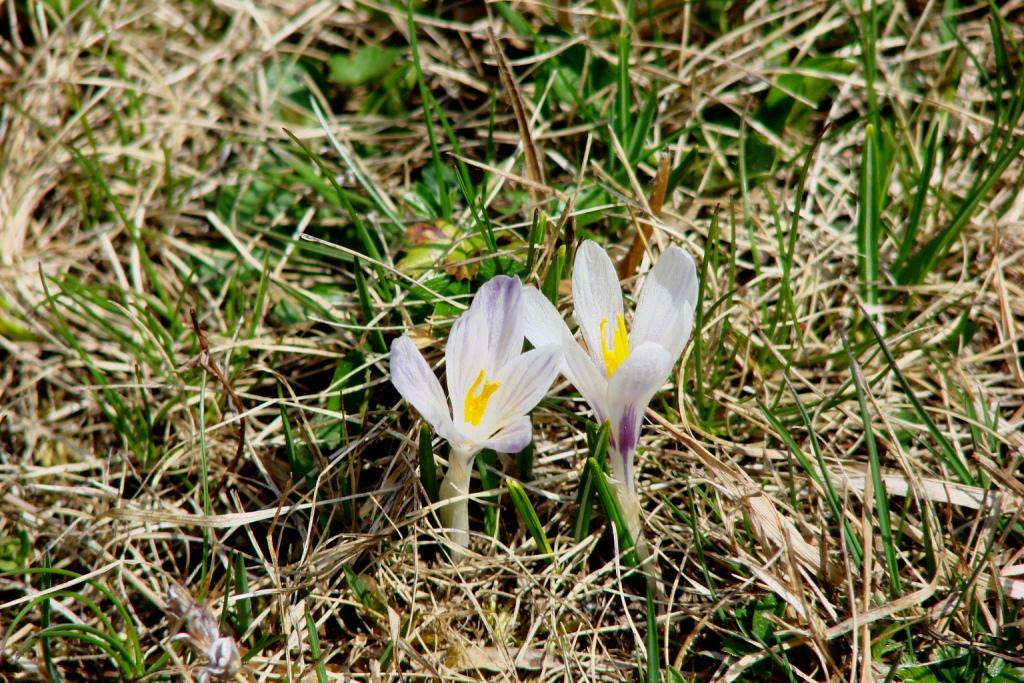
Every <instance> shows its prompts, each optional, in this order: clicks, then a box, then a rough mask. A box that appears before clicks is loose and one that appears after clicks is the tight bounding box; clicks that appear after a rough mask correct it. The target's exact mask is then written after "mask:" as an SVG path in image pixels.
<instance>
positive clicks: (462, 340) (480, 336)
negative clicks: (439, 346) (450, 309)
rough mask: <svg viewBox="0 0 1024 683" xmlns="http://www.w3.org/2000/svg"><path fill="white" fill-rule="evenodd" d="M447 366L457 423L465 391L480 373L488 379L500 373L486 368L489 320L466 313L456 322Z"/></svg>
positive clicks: (449, 339)
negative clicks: (484, 374)
mask: <svg viewBox="0 0 1024 683" xmlns="http://www.w3.org/2000/svg"><path fill="white" fill-rule="evenodd" d="M444 364H445V374H446V379H447V382H448V397H449V398H450V399H451V401H452V415H454V416H455V418H456V420H458V419H459V416H461V415H462V408H463V405H465V401H466V392H467V391H469V388H470V387H471V386H473V382H474V381H476V378H477V376H478V375H479V374H480V371H481V370H484V371H485V372H486V373H487V374H488V376H489V377H490V376H493V373H494V372H496V371H497V368H489V367H488V366H487V321H486V320H484V317H483V316H482V315H479V314H476V313H473V312H471V311H467V312H465V313H463V314H462V315H461V316H459V318H458V319H457V320H456V321H455V324H453V325H452V331H451V333H449V335H448V344H447V345H446V346H445V349H444Z"/></svg>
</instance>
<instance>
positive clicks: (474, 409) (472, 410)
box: [462, 370, 501, 427]
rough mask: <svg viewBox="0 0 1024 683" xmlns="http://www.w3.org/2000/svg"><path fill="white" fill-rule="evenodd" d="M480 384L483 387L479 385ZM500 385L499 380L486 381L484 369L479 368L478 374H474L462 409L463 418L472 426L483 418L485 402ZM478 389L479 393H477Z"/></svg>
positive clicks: (485, 408) (485, 407)
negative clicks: (474, 377) (473, 380)
mask: <svg viewBox="0 0 1024 683" xmlns="http://www.w3.org/2000/svg"><path fill="white" fill-rule="evenodd" d="M481 384H482V385H483V388H481V387H480V385H481ZM500 386H501V382H488V381H487V380H486V379H485V375H484V371H483V370H481V371H480V374H479V375H477V376H476V381H475V382H473V386H471V387H470V388H469V391H468V392H466V405H465V407H463V409H462V417H463V419H464V420H465V421H466V422H468V423H469V424H471V425H473V426H474V427H479V426H480V422H481V420H483V419H484V412H485V411H486V410H487V402H488V401H490V400H491V394H493V393H494V392H495V391H497V390H498V387H500ZM478 389H479V390H480V393H477V390H478ZM473 394H476V395H475V396H474V395H473Z"/></svg>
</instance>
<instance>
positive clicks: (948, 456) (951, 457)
mask: <svg viewBox="0 0 1024 683" xmlns="http://www.w3.org/2000/svg"><path fill="white" fill-rule="evenodd" d="M866 320H867V323H868V327H869V328H870V329H871V332H872V334H874V336H875V340H876V341H877V342H878V348H880V349H881V350H882V354H883V355H884V356H885V360H886V362H887V363H888V364H889V369H890V370H892V372H893V374H895V375H896V379H897V381H898V382H899V384H900V387H901V388H902V389H903V393H904V395H905V396H906V397H907V399H909V400H910V403H911V405H912V406H913V407H914V412H915V413H917V416H918V417H919V418H921V421H922V422H924V424H925V426H926V427H927V429H928V433H929V434H931V435H932V438H934V439H935V441H936V442H937V443H938V444H939V448H940V449H941V451H942V456H943V461H944V462H945V463H946V466H947V467H949V468H950V469H951V470H953V473H954V474H955V475H956V476H957V478H958V479H959V480H960V481H961V482H962V483H964V484H969V485H970V486H977V481H976V479H975V478H974V476H972V475H971V473H970V471H969V470H968V469H967V465H966V464H965V463H964V461H963V460H961V458H960V456H959V455H958V454H957V451H956V449H955V448H953V445H952V444H951V443H950V442H949V439H947V438H946V437H945V436H944V435H943V434H942V432H940V431H939V428H938V427H937V426H936V424H935V421H934V420H932V418H931V415H929V414H928V411H926V410H925V409H924V406H923V405H921V401H920V399H918V398H917V395H915V394H914V391H913V389H911V387H910V384H909V383H908V382H907V378H906V377H904V376H903V373H902V372H901V371H900V368H899V365H897V364H896V359H895V358H894V357H893V355H892V351H890V350H889V346H888V344H886V343H885V339H884V338H883V337H882V334H881V333H880V332H879V331H878V328H877V327H875V324H874V323H873V322H872V321H871V319H870V317H869V318H866Z"/></svg>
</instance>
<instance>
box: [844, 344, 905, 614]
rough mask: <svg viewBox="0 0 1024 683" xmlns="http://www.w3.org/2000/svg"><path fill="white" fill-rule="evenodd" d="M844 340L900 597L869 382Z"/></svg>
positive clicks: (878, 515)
mask: <svg viewBox="0 0 1024 683" xmlns="http://www.w3.org/2000/svg"><path fill="white" fill-rule="evenodd" d="M842 340H843V349H844V350H845V351H846V356H847V358H848V359H849V361H850V371H851V373H852V375H853V386H854V389H856V391H857V405H858V406H859V407H860V419H861V424H862V425H863V427H864V442H865V443H866V444H867V447H868V469H869V470H870V472H871V483H872V488H873V489H874V494H875V517H876V518H877V519H878V532H879V536H881V542H882V550H883V551H884V552H885V561H886V564H887V565H888V566H889V581H890V582H891V584H892V593H891V595H892V597H896V596H897V595H899V593H900V591H901V589H900V568H899V564H898V563H897V561H896V548H895V546H894V545H893V544H894V540H893V537H892V527H891V521H890V513H889V494H888V493H887V492H886V490H885V482H884V481H882V466H881V463H880V462H879V460H878V443H877V442H876V441H875V431H874V428H873V427H872V426H871V412H870V411H869V410H868V404H867V396H866V395H867V389H866V388H865V385H866V382H865V381H864V376H863V374H862V373H861V369H860V364H859V363H858V362H857V358H856V356H854V355H853V351H852V350H851V349H850V344H849V342H848V341H847V339H846V335H845V334H844V335H842Z"/></svg>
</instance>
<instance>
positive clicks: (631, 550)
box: [587, 458, 640, 567]
mask: <svg viewBox="0 0 1024 683" xmlns="http://www.w3.org/2000/svg"><path fill="white" fill-rule="evenodd" d="M587 467H588V468H589V469H590V476H591V477H592V478H593V481H594V487H595V488H596V489H597V497H598V500H600V501H601V507H602V508H603V509H604V513H605V514H606V515H607V516H608V519H610V520H611V521H612V524H614V525H615V531H616V532H617V533H618V536H619V552H620V554H621V555H622V559H623V561H624V562H625V563H626V566H628V567H637V566H639V565H640V557H639V555H638V554H637V552H636V547H635V546H634V545H633V536H632V534H630V533H629V526H628V525H627V524H626V519H625V517H623V516H622V506H620V505H619V499H618V496H617V495H616V494H615V491H613V490H612V487H611V484H609V483H608V477H607V475H605V473H604V471H603V470H602V469H601V465H600V464H598V462H597V460H595V459H594V458H587Z"/></svg>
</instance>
